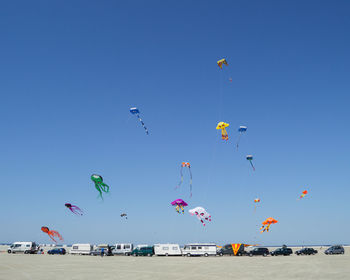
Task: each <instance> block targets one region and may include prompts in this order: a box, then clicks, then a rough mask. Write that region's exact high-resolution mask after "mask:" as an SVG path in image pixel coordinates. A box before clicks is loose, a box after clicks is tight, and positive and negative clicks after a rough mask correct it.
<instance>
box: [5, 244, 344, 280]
mask: <svg viewBox="0 0 350 280" xmlns="http://www.w3.org/2000/svg"><path fill="white" fill-rule="evenodd" d="M317 249H319V248H317ZM293 251H294V248H293ZM0 279H1V280H7V279H11V280H16V279H36V280H41V279H42V280H44V279H45V280H46V279H65V280H67V279H72V280H74V279H77V280H78V279H104V280H109V279H152V280H158V279H159V280H169V279H181V280H184V279H193V280H196V279H201V280H203V279H259V280H261V279H350V250H349V248H346V253H345V255H334V256H326V255H324V254H323V250H322V251H321V252H320V253H319V254H317V255H315V256H296V255H292V256H288V257H284V256H278V257H271V256H268V257H260V256H256V257H229V256H225V257H208V258H205V257H191V258H188V257H125V256H113V257H103V258H101V257H99V256H98V257H97V256H96V257H95V256H71V255H65V256H50V255H46V254H45V255H24V254H15V255H12V254H11V255H9V254H7V253H0Z"/></svg>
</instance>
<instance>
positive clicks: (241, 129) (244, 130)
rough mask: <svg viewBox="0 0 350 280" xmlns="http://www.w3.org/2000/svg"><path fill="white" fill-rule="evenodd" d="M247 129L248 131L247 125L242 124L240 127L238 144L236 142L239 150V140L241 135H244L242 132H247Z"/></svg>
mask: <svg viewBox="0 0 350 280" xmlns="http://www.w3.org/2000/svg"><path fill="white" fill-rule="evenodd" d="M246 131H247V127H246V126H243V125H241V126H240V127H239V128H238V132H239V135H238V140H237V144H236V147H237V150H238V145H239V141H240V140H241V136H242V134H243V133H245V132H246Z"/></svg>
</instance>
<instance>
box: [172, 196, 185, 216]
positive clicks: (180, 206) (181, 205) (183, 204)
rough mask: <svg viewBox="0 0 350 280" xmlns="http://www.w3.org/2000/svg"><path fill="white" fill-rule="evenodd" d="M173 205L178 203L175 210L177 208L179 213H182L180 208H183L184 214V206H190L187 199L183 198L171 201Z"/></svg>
mask: <svg viewBox="0 0 350 280" xmlns="http://www.w3.org/2000/svg"><path fill="white" fill-rule="evenodd" d="M171 205H173V206H175V205H176V207H175V210H176V212H177V213H179V214H180V209H181V210H182V214H184V207H186V206H188V204H187V203H186V202H185V201H183V200H182V199H176V200H174V201H173V202H172V203H171Z"/></svg>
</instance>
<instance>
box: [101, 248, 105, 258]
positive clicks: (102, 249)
mask: <svg viewBox="0 0 350 280" xmlns="http://www.w3.org/2000/svg"><path fill="white" fill-rule="evenodd" d="M104 252H105V249H104V248H101V257H102V258H103V255H104Z"/></svg>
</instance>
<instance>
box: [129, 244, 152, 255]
mask: <svg viewBox="0 0 350 280" xmlns="http://www.w3.org/2000/svg"><path fill="white" fill-rule="evenodd" d="M131 255H133V256H135V257H137V256H149V257H152V256H153V255H154V248H153V246H149V247H141V248H135V249H134V250H133V251H132V252H131Z"/></svg>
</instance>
